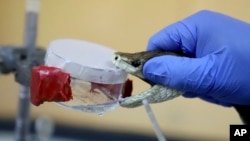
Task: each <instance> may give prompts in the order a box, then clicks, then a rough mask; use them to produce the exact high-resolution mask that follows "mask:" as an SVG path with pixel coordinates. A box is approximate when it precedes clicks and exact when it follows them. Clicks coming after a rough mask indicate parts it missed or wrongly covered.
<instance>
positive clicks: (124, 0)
mask: <svg viewBox="0 0 250 141" xmlns="http://www.w3.org/2000/svg"><path fill="white" fill-rule="evenodd" d="M249 6H250V1H248V0H241V1H237V0H227V1H217V0H210V1H204V0H189V1H186V0H178V1H175V0H136V1H135V0H105V1H101V0H60V1H59V0H40V13H39V19H38V35H37V46H40V47H43V48H47V46H48V44H49V43H50V42H51V41H53V40H55V39H59V38H74V39H80V40H87V41H91V42H96V43H99V44H102V45H105V46H108V47H110V48H113V49H115V50H117V51H123V52H137V51H143V50H145V47H146V45H147V41H148V39H149V38H150V36H151V35H152V34H154V33H155V32H157V31H158V30H160V29H161V28H163V27H164V26H167V25H169V24H171V23H173V22H176V21H178V20H181V19H182V18H184V17H186V16H189V15H191V14H193V13H195V12H197V11H199V10H202V9H209V10H214V11H218V12H221V13H224V14H227V15H231V16H233V17H236V18H238V19H241V20H244V21H247V22H249V21H250V16H249V12H250V10H249ZM211 22H213V21H211ZM24 23H25V0H18V1H17V0H1V1H0V44H1V45H10V44H11V45H23V38H24V37H23V35H24ZM131 79H133V81H134V93H136V92H140V91H143V90H145V89H146V88H147V87H148V85H147V84H145V83H144V82H142V81H140V80H138V79H136V78H134V77H131ZM18 93H19V85H18V84H17V83H15V82H14V77H13V75H0V121H1V122H0V131H1V130H5V129H8V130H14V124H15V123H14V122H15V117H16V114H17V106H18V105H17V104H18ZM152 109H153V111H154V113H155V116H156V118H157V120H158V122H159V124H160V127H161V129H162V130H163V132H164V134H165V135H166V136H167V137H170V138H175V139H182V140H195V139H197V140H204V139H207V140H229V125H230V124H241V121H240V119H239V117H238V115H237V114H236V112H235V110H234V109H232V108H224V107H221V106H217V105H212V104H209V103H207V102H204V101H201V100H200V99H185V98H183V97H179V98H176V99H174V100H172V101H168V102H165V103H160V104H154V105H152ZM30 114H31V115H30V116H31V121H33V120H34V119H36V118H37V117H39V116H42V115H46V116H49V117H50V118H51V119H53V121H54V122H55V123H56V125H58V127H60V128H58V130H59V129H65V132H66V130H67V129H68V130H67V132H70V131H72V132H73V131H74V132H75V134H74V136H75V137H76V136H78V137H80V138H81V139H85V138H87V137H88V136H89V135H90V133H93V136H92V137H94V136H99V137H101V138H102V137H103V139H104V137H106V136H109V135H110V137H113V139H117V140H120V139H122V138H126V137H129V135H131V136H132V135H134V136H142V137H145V140H147V139H148V140H156V138H155V134H154V131H153V128H152V126H151V123H150V121H149V119H148V117H147V114H146V112H145V110H144V108H143V107H139V108H135V109H125V108H120V107H119V108H117V109H116V110H114V111H112V112H108V113H106V114H104V115H103V116H98V115H95V114H89V113H83V112H75V111H71V110H67V109H63V108H61V107H58V106H57V105H55V104H53V103H45V104H43V105H41V106H39V107H35V106H31V113H30ZM69 129H70V130H69ZM73 129H78V130H73ZM60 133H64V132H60ZM116 135H119V136H116ZM124 135H126V136H124ZM0 140H1V139H0ZM107 140H112V139H107ZM141 140H143V139H141Z"/></svg>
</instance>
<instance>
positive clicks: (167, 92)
mask: <svg viewBox="0 0 250 141" xmlns="http://www.w3.org/2000/svg"><path fill="white" fill-rule="evenodd" d="M162 55H175V56H181V55H180V54H176V53H173V52H164V51H142V52H137V53H123V52H115V54H114V58H113V63H114V65H115V66H117V67H118V68H120V69H122V70H124V71H126V72H127V73H129V74H132V75H134V76H136V77H138V78H140V79H142V80H143V81H145V82H147V83H149V84H150V85H151V86H152V87H151V88H150V89H148V90H146V91H143V92H141V93H139V94H135V95H133V96H130V97H127V98H125V99H122V100H121V101H120V106H122V107H127V108H134V107H138V106H141V105H142V100H143V99H147V100H148V102H149V103H159V102H163V101H167V100H170V99H173V98H175V97H178V96H180V95H182V94H183V93H184V92H182V91H178V90H175V89H172V88H169V87H167V86H162V85H158V84H153V83H151V82H149V81H148V80H146V79H145V78H144V76H143V74H142V68H143V65H144V64H145V63H146V61H148V60H149V59H151V58H153V57H157V56H162ZM159 67H160V66H159ZM233 107H234V108H235V109H236V111H237V112H238V114H239V116H240V118H241V120H242V122H243V123H244V124H250V114H249V111H250V105H233Z"/></svg>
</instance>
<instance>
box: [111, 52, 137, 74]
mask: <svg viewBox="0 0 250 141" xmlns="http://www.w3.org/2000/svg"><path fill="white" fill-rule="evenodd" d="M112 62H113V64H114V65H115V66H116V67H118V68H119V69H122V70H124V71H126V72H127V73H135V72H136V71H137V69H136V68H135V67H134V66H132V65H130V64H129V63H128V60H126V58H121V56H119V55H117V54H115V55H114V57H113V61H112Z"/></svg>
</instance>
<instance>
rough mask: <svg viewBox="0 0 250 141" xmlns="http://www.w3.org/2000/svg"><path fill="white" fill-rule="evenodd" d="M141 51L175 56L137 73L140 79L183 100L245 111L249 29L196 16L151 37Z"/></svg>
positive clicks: (215, 16)
mask: <svg viewBox="0 0 250 141" xmlns="http://www.w3.org/2000/svg"><path fill="white" fill-rule="evenodd" d="M147 50H165V51H174V52H178V51H181V52H183V53H184V56H185V57H176V56H161V57H155V58H152V59H150V60H149V61H147V62H146V64H145V65H144V67H143V75H144V76H145V78H146V79H148V80H150V81H152V82H154V83H157V84H162V85H166V86H169V87H172V88H175V89H178V90H182V91H185V94H184V95H183V96H185V97H189V98H194V97H199V98H201V99H203V100H206V101H209V102H212V103H216V104H220V105H223V106H232V105H234V104H240V105H250V24H248V23H245V22H243V21H240V20H237V19H234V18H232V17H229V16H226V15H223V14H219V13H216V12H211V11H200V12H198V13H195V14H194V15H191V16H190V17H187V18H186V19H184V20H182V21H179V22H176V23H174V24H172V25H170V26H167V27H165V28H164V29H162V30H160V31H159V32H157V33H156V34H155V35H153V36H152V37H151V38H150V40H149V43H148V47H147Z"/></svg>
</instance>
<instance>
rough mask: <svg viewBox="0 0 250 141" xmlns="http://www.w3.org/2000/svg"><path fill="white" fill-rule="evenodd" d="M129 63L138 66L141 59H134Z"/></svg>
mask: <svg viewBox="0 0 250 141" xmlns="http://www.w3.org/2000/svg"><path fill="white" fill-rule="evenodd" d="M131 65H132V66H134V67H139V66H140V65H141V61H139V60H134V61H132V62H131Z"/></svg>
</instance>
